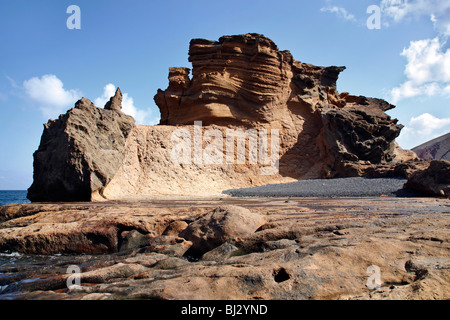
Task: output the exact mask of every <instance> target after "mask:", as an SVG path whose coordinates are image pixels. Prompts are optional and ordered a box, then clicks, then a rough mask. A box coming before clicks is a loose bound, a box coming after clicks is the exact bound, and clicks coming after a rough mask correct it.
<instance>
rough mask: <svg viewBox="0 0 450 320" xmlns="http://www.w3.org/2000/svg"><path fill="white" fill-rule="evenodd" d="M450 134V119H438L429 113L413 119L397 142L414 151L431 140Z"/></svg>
mask: <svg viewBox="0 0 450 320" xmlns="http://www.w3.org/2000/svg"><path fill="white" fill-rule="evenodd" d="M448 132H450V118H442V119H440V118H437V117H435V116H433V115H431V114H429V113H424V114H422V115H420V116H418V117H412V118H411V119H410V121H409V123H408V125H406V126H405V127H404V128H403V130H402V132H401V134H400V136H399V137H398V138H397V142H398V143H399V144H400V145H401V146H402V147H403V148H407V149H412V148H414V147H417V146H418V145H420V144H422V143H424V142H427V141H429V140H431V139H434V138H436V137H439V136H441V135H444V134H446V133H448Z"/></svg>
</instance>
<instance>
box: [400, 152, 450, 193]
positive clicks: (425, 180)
mask: <svg viewBox="0 0 450 320" xmlns="http://www.w3.org/2000/svg"><path fill="white" fill-rule="evenodd" d="M405 188H409V189H413V190H416V191H419V192H423V193H426V194H428V195H432V196H445V197H450V161H445V160H433V161H431V163H430V166H429V167H428V168H427V169H425V170H420V171H417V172H415V173H414V174H412V176H411V177H410V178H409V179H408V182H406V184H405Z"/></svg>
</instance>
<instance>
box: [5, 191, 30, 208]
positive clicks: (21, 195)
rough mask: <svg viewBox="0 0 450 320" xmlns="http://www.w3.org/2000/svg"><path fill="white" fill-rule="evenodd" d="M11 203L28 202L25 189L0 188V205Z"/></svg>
mask: <svg viewBox="0 0 450 320" xmlns="http://www.w3.org/2000/svg"><path fill="white" fill-rule="evenodd" d="M12 203H30V200H28V199H27V191H26V190H0V206H3V205H5V204H12Z"/></svg>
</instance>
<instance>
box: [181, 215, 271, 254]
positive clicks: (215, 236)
mask: <svg viewBox="0 0 450 320" xmlns="http://www.w3.org/2000/svg"><path fill="white" fill-rule="evenodd" d="M264 220H265V219H264V217H263V216H261V215H260V214H258V213H253V212H251V211H250V210H248V209H246V208H243V207H238V206H221V207H217V208H216V209H214V210H213V211H211V212H208V213H207V214H205V215H203V216H201V217H200V218H198V219H197V220H195V221H194V222H192V223H191V224H189V226H188V227H187V228H186V230H184V231H183V232H182V233H181V234H180V236H182V237H183V238H185V239H187V240H189V241H191V242H192V247H191V248H190V249H189V250H188V252H187V254H188V255H192V256H201V255H203V254H204V253H205V252H208V251H210V250H212V249H214V248H216V247H218V246H220V245H221V244H223V243H224V242H225V241H227V240H228V239H231V238H232V237H236V236H241V235H245V234H249V233H253V232H255V231H256V230H257V229H258V228H259V227H260V226H262V225H263V224H264Z"/></svg>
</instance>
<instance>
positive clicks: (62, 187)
mask: <svg viewBox="0 0 450 320" xmlns="http://www.w3.org/2000/svg"><path fill="white" fill-rule="evenodd" d="M107 106H108V108H109V109H100V108H97V107H95V106H94V104H93V103H92V102H91V101H90V100H88V99H86V98H82V99H81V100H79V101H78V102H77V103H76V104H75V108H73V109H71V110H69V111H68V112H67V113H66V114H64V115H61V116H60V117H59V118H58V119H57V120H49V122H48V123H47V124H45V125H44V132H43V134H42V137H41V143H40V146H39V149H38V150H37V151H36V152H35V153H34V176H33V178H34V182H33V185H32V186H31V187H30V188H29V189H28V196H27V197H28V199H30V200H31V201H41V202H43V201H90V200H91V195H92V193H94V192H99V193H100V194H101V191H102V187H104V186H105V185H106V184H107V183H108V182H109V181H110V180H111V178H112V177H113V175H114V174H115V173H116V171H117V169H118V168H119V166H120V165H121V163H122V160H123V157H124V150H125V143H126V141H127V138H128V136H129V134H130V132H131V130H132V129H133V127H134V119H133V118H132V117H130V116H128V115H126V114H124V113H122V112H121V111H120V109H121V93H120V90H117V92H116V95H115V96H114V97H113V98H111V101H110V102H108V104H107Z"/></svg>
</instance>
